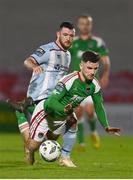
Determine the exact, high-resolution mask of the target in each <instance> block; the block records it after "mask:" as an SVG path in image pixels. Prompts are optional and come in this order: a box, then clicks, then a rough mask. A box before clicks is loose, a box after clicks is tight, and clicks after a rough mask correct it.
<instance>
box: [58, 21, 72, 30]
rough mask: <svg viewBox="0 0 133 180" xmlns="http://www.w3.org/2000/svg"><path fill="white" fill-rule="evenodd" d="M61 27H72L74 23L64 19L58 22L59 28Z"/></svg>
mask: <svg viewBox="0 0 133 180" xmlns="http://www.w3.org/2000/svg"><path fill="white" fill-rule="evenodd" d="M63 27H65V28H68V29H74V25H73V24H72V23H71V22H66V21H65V22H62V23H61V24H60V29H62V28H63Z"/></svg>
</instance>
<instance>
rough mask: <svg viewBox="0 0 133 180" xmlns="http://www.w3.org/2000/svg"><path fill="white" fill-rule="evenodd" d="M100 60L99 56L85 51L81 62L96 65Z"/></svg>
mask: <svg viewBox="0 0 133 180" xmlns="http://www.w3.org/2000/svg"><path fill="white" fill-rule="evenodd" d="M99 60H100V55H99V54H98V53H96V52H94V51H85V52H84V53H83V55H82V61H83V62H87V61H90V62H92V63H97V62H98V61H99Z"/></svg>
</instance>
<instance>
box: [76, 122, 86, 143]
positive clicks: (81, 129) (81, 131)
mask: <svg viewBox="0 0 133 180" xmlns="http://www.w3.org/2000/svg"><path fill="white" fill-rule="evenodd" d="M83 125H84V124H83V122H80V123H79V124H78V132H77V138H78V142H79V144H83V143H84V126H83Z"/></svg>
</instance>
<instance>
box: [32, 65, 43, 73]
mask: <svg viewBox="0 0 133 180" xmlns="http://www.w3.org/2000/svg"><path fill="white" fill-rule="evenodd" d="M43 71H44V70H43V68H42V67H41V66H35V67H33V72H34V73H35V74H41V73H42V72H43Z"/></svg>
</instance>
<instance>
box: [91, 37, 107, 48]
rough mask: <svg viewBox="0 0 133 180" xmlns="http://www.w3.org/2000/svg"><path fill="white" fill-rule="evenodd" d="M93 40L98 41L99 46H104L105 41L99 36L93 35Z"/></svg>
mask: <svg viewBox="0 0 133 180" xmlns="http://www.w3.org/2000/svg"><path fill="white" fill-rule="evenodd" d="M91 39H92V40H94V41H96V42H97V45H98V46H102V45H103V44H104V40H103V39H102V38H101V37H99V36H95V35H92V37H91Z"/></svg>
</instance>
